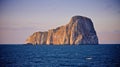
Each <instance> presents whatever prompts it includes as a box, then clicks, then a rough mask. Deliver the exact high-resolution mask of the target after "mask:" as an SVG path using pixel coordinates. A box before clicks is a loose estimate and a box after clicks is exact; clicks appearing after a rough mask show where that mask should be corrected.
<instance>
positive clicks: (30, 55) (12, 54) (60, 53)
mask: <svg viewBox="0 0 120 67" xmlns="http://www.w3.org/2000/svg"><path fill="white" fill-rule="evenodd" d="M0 67H120V45H77V46H74V45H73V46H70V45H64V46H54V45H49V46H47V45H37V46H33V45H0Z"/></svg>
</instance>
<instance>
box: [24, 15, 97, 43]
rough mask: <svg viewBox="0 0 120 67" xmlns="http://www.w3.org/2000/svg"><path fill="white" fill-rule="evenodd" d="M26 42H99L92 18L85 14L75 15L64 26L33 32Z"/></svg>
mask: <svg viewBox="0 0 120 67" xmlns="http://www.w3.org/2000/svg"><path fill="white" fill-rule="evenodd" d="M26 44H33V45H37V44H38V45H42V44H46V45H50V44H53V45H65V44H69V45H78V44H98V37H97V35H96V31H95V29H94V26H93V23H92V21H91V19H89V18H87V17H83V16H73V17H72V18H71V20H70V21H69V23H68V24H66V25H64V26H61V27H58V28H56V29H51V30H48V31H46V32H35V33H33V34H32V35H31V36H30V37H28V38H27V40H26Z"/></svg>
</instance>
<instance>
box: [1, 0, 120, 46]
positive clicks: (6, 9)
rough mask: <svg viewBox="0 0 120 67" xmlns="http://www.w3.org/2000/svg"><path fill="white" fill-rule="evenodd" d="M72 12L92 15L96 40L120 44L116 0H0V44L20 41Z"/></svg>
mask: <svg viewBox="0 0 120 67" xmlns="http://www.w3.org/2000/svg"><path fill="white" fill-rule="evenodd" d="M75 15H80V16H86V17H89V18H91V19H92V21H93V24H94V28H95V30H96V32H97V35H98V38H99V43H100V44H120V0H0V44H23V43H25V40H26V39H27V37H29V36H30V35H32V34H33V33H34V32H37V31H47V30H49V29H53V28H56V27H59V26H62V25H65V24H67V23H68V22H69V20H70V18H71V17H72V16H75Z"/></svg>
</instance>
